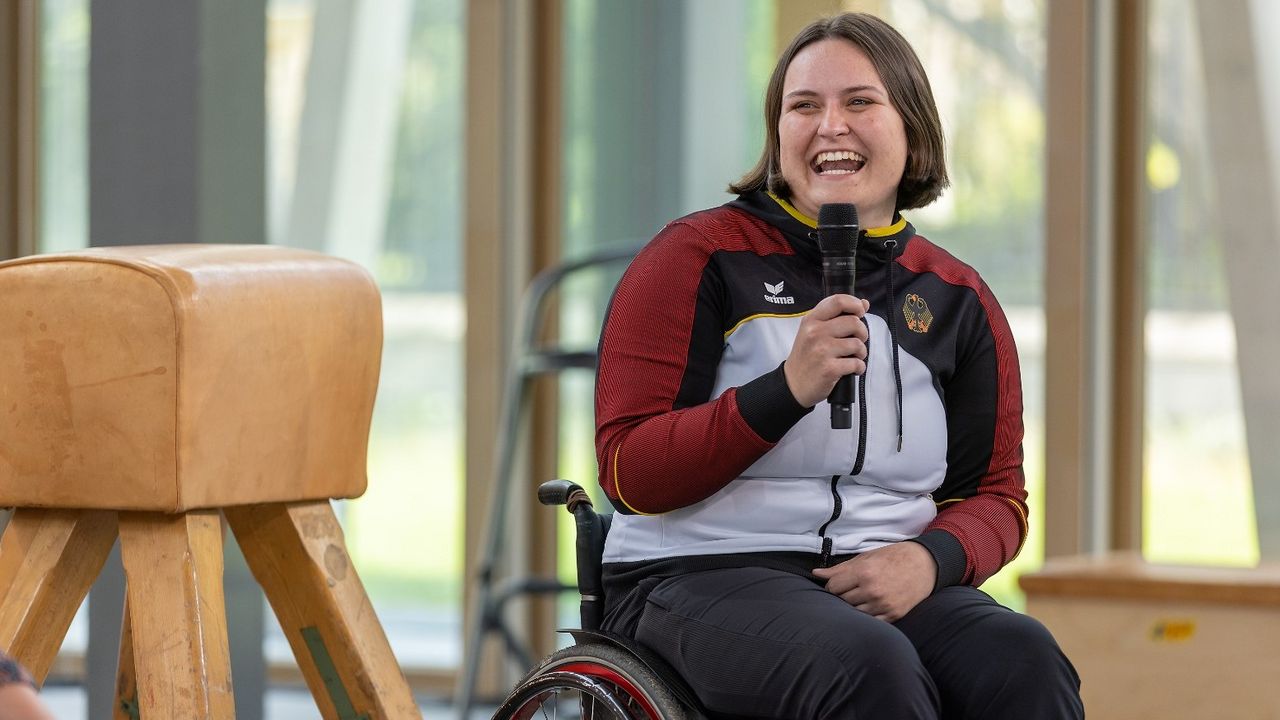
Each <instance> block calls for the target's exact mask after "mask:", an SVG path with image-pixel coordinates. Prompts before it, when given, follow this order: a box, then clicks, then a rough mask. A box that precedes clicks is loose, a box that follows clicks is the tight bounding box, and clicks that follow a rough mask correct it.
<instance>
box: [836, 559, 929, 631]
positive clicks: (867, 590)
mask: <svg viewBox="0 0 1280 720" xmlns="http://www.w3.org/2000/svg"><path fill="white" fill-rule="evenodd" d="M813 574H814V575H816V576H818V577H820V578H822V579H824V580H826V581H827V591H828V592H830V593H831V594H833V595H839V596H840V597H841V599H843V600H844V601H845V602H847V603H849V604H850V605H852V606H854V607H855V608H857V609H859V610H861V611H863V612H865V613H867V614H868V615H873V616H875V617H877V618H880V619H881V620H884V621H886V622H897V621H898V620H900V619H901V618H902V616H903V615H906V614H907V613H908V612H911V609H912V608H914V607H915V606H916V605H917V604H919V602H920V601H921V600H924V599H925V598H927V597H929V594H930V593H932V592H933V584H934V582H935V581H936V580H937V577H938V565H937V563H935V562H934V560H933V555H932V554H930V553H929V551H928V550H926V549H925V547H924V546H923V545H921V544H920V543H914V542H910V541H905V542H899V543H894V544H893V545H886V546H884V547H881V548H876V549H875V550H869V551H867V552H864V553H862V554H860V555H858V556H857V557H854V558H851V559H849V560H845V561H844V562H842V563H840V564H839V565H835V566H833V567H829V568H817V569H815V570H814V571H813Z"/></svg>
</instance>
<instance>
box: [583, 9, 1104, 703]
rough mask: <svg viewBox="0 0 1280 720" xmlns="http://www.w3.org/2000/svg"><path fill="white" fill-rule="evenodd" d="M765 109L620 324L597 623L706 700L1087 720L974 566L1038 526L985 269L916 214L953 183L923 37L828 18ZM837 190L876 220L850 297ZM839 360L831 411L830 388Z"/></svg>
mask: <svg viewBox="0 0 1280 720" xmlns="http://www.w3.org/2000/svg"><path fill="white" fill-rule="evenodd" d="M765 128H766V140H765V147H764V149H763V152H762V153H761V156H760V159H759V161H758V162H757V163H756V166H755V168H754V169H753V170H752V171H751V172H749V173H748V174H747V175H746V176H745V177H744V178H743V179H742V180H740V181H739V182H738V183H736V184H734V185H733V186H731V188H730V189H731V191H733V192H736V193H738V198H737V199H736V200H734V201H732V202H730V203H728V204H726V205H724V206H721V207H718V208H713V209H710V210H706V211H704V212H700V213H695V214H693V215H689V216H686V217H683V218H680V219H678V220H675V221H673V222H672V223H670V224H668V225H667V227H666V228H664V229H663V231H662V232H661V233H659V234H658V236H657V237H655V238H654V239H653V241H651V242H650V243H649V245H648V246H647V247H646V248H645V249H644V250H642V251H641V253H640V255H639V256H638V257H637V259H636V261H635V262H634V263H633V264H632V266H631V267H630V268H629V269H628V271H627V273H626V274H625V275H624V277H623V278H622V281H621V282H620V283H619V286H618V289H617V291H616V293H615V295H614V299H613V303H612V306H611V309H610V312H609V316H608V319H607V320H606V322H605V327H604V333H603V337H602V340H601V344H600V361H599V373H598V380H597V386H596V418H597V431H596V452H597V460H598V462H599V466H600V481H601V485H602V486H603V488H604V490H605V492H606V493H607V494H608V496H609V497H610V499H611V500H613V502H614V505H615V507H616V508H617V509H618V513H617V514H616V515H615V517H614V519H613V525H612V529H611V530H610V533H609V535H608V538H607V539H606V543H605V551H604V562H605V565H604V573H603V575H604V584H605V604H606V609H605V619H604V626H605V629H608V630H611V631H613V632H616V633H618V634H621V635H624V636H628V637H630V638H632V639H634V640H635V641H636V642H638V643H640V644H642V645H645V646H646V647H647V648H648V649H649V650H651V651H652V652H654V653H656V654H657V655H659V656H660V657H662V658H663V659H664V660H666V661H667V662H668V663H669V664H670V665H671V666H672V667H673V668H674V669H675V670H676V671H677V672H678V673H679V674H680V675H681V676H683V677H684V678H685V679H686V680H688V681H689V683H690V684H691V685H692V687H693V690H694V692H695V694H697V695H698V698H699V700H700V701H701V702H702V703H703V704H704V705H705V706H706V708H707V709H708V710H710V711H711V713H713V714H716V715H725V716H742V715H745V714H751V715H752V716H753V717H796V716H800V717H814V718H825V717H850V716H854V715H857V716H868V717H894V718H934V717H937V716H938V715H939V713H940V706H944V707H947V708H948V713H949V714H950V713H954V714H956V715H964V716H975V717H976V716H979V715H980V716H982V717H986V718H998V717H1010V718H1013V717H1018V718H1021V717H1045V718H1049V717H1052V718H1071V717H1079V716H1081V715H1082V713H1083V710H1082V708H1081V705H1080V699H1079V683H1078V680H1077V679H1076V676H1075V672H1074V670H1073V669H1072V667H1071V664H1070V662H1069V661H1068V660H1067V659H1066V658H1065V657H1064V656H1063V654H1062V653H1061V651H1060V650H1059V649H1058V647H1057V645H1056V643H1055V642H1054V640H1053V638H1052V637H1050V636H1049V634H1048V633H1047V632H1046V631H1045V630H1044V628H1043V627H1042V626H1040V624H1039V623H1037V622H1036V621H1034V620H1032V619H1030V618H1027V617H1024V616H1022V615H1018V614H1016V613H1013V612H1010V611H1009V610H1008V609H1006V608H1004V607H1002V606H1001V605H999V604H997V603H996V602H994V601H993V600H992V599H991V598H990V597H988V596H987V595H985V594H983V593H982V592H980V591H978V590H977V589H976V586H977V585H979V584H981V583H982V582H983V581H985V580H986V579H987V578H989V577H991V576H992V575H993V574H994V573H995V572H997V571H998V570H999V569H1000V568H1001V567H1003V566H1004V565H1006V564H1007V563H1009V562H1010V561H1011V560H1012V558H1013V556H1014V555H1015V554H1016V553H1017V552H1018V550H1019V549H1020V548H1021V546H1022V544H1023V543H1024V542H1025V540H1026V537H1027V531H1028V523H1027V506H1026V491H1025V489H1024V481H1023V470H1022V448H1021V442H1022V433H1023V430H1022V419H1021V415H1022V399H1021V387H1020V379H1019V370H1018V359H1017V355H1016V350H1015V349H1014V344H1013V340H1012V335H1011V332H1010V329H1009V324H1008V322H1007V321H1006V319H1005V316H1004V313H1003V311H1002V310H1001V308H1000V306H999V304H998V303H997V302H996V300H995V298H994V296H993V295H992V293H991V291H990V289H989V288H988V287H987V285H986V284H985V283H984V282H983V281H982V279H981V278H980V277H979V275H978V273H977V272H976V271H975V270H973V268H971V267H969V266H967V265H965V264H963V263H961V262H960V261H959V260H957V259H955V258H954V257H953V256H952V255H950V254H949V253H947V252H946V251H945V250H943V249H941V248H940V247H938V246H937V245H934V244H933V243H931V242H930V241H929V240H927V239H925V238H924V237H922V236H920V235H918V234H917V233H916V231H915V229H914V228H913V227H912V225H911V224H910V223H909V222H908V221H907V220H906V218H904V217H903V216H902V215H901V214H900V211H902V210H907V209H912V208H917V207H922V206H924V205H927V204H929V203H931V202H932V201H933V200H935V199H936V198H937V197H938V196H939V194H940V193H941V191H942V190H943V189H944V188H945V187H946V185H947V173H946V168H945V165H944V156H943V149H942V131H941V123H940V122H939V118H938V112H937V109H936V107H935V104H934V100H933V94H932V91H931V89H930V86H929V83H928V81H927V79H926V78H925V75H924V71H923V69H922V68H921V65H920V62H919V60H918V59H917V58H916V56H915V53H914V51H912V49H911V47H910V45H908V44H907V42H906V40H905V39H903V37H902V36H901V35H900V34H898V32H897V31H895V30H894V29H893V28H891V27H890V26H889V25H887V24H886V23H885V22H883V21H882V20H880V19H878V18H876V17H874V16H870V15H865V14H858V13H849V14H844V15H840V16H837V17H834V18H827V19H822V20H818V21H815V22H813V23H811V24H810V25H809V26H807V27H806V28H804V29H803V30H801V31H800V33H799V34H798V35H797V36H796V38H795V39H794V40H792V41H791V43H790V44H789V45H788V47H787V48H786V49H785V50H784V51H783V52H782V55H781V58H780V59H779V61H778V63H777V66H776V67H775V69H774V71H773V74H772V77H771V79H770V82H769V87H768V91H767V92H766V98H765ZM829 203H852V204H854V205H855V206H856V207H857V210H858V215H859V216H861V218H862V219H863V221H864V223H865V225H867V226H870V229H868V230H864V231H862V232H861V233H860V235H859V238H858V241H859V246H858V249H857V250H856V251H855V256H856V260H857V273H856V283H855V286H856V288H857V295H858V297H854V296H853V295H852V294H828V293H826V292H825V291H824V290H823V284H822V282H821V275H820V272H819V268H820V266H821V263H820V256H819V255H820V254H819V251H818V248H817V246H816V243H815V241H814V239H813V233H812V229H813V228H814V227H815V225H816V223H815V221H814V216H815V215H819V214H820V213H819V211H820V209H821V208H822V207H823V205H826V204H829ZM782 288H785V292H786V294H787V295H786V296H787V297H788V298H792V299H793V301H794V302H793V304H792V305H791V307H788V308H786V312H785V313H779V312H778V310H779V308H777V307H776V306H775V305H773V304H771V303H772V302H773V301H772V300H771V299H770V298H776V297H777V296H778V295H779V293H780V292H782V290H781V289H782ZM850 374H852V375H857V376H859V381H858V399H857V403H856V406H857V407H858V415H859V416H858V418H857V419H856V420H855V421H854V422H853V427H852V428H850V429H837V428H835V427H834V426H828V423H827V422H826V418H828V417H829V414H828V413H827V412H814V410H815V408H816V406H818V405H822V404H824V403H826V398H827V397H828V395H829V393H830V392H831V390H832V387H833V386H834V385H835V383H836V382H837V381H838V380H839V379H840V378H841V377H844V376H846V375H850ZM635 378H645V382H644V383H636V382H634V380H635ZM691 468H696V470H693V471H691ZM815 648H816V650H815ZM815 653H817V655H815ZM730 655H731V656H733V657H737V658H742V659H743V661H742V662H739V663H736V664H735V665H734V666H733V668H732V670H731V671H728V670H726V669H725V668H723V667H722V666H720V665H717V664H714V663H707V662H705V658H706V657H708V656H712V657H719V656H730ZM765 699H767V700H765Z"/></svg>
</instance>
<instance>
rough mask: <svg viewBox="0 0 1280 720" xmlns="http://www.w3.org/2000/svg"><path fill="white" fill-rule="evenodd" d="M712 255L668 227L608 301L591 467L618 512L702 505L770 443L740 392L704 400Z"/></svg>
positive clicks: (715, 322) (715, 342)
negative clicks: (743, 406)
mask: <svg viewBox="0 0 1280 720" xmlns="http://www.w3.org/2000/svg"><path fill="white" fill-rule="evenodd" d="M717 249H718V248H717V247H716V246H715V245H713V244H712V243H711V242H710V241H709V240H707V239H706V238H705V237H704V236H702V235H701V234H700V233H699V232H698V231H697V230H696V229H695V228H693V227H690V226H689V225H687V224H684V223H682V222H679V221H677V222H674V223H672V224H670V225H668V226H667V227H666V228H665V229H664V230H663V231H662V232H661V233H660V234H659V235H658V236H657V237H656V238H655V239H654V240H653V242H651V243H650V244H649V245H648V246H647V247H646V248H645V249H644V250H643V251H641V253H640V254H639V255H638V256H637V257H636V259H635V260H634V261H633V262H632V264H631V266H630V267H629V268H628V269H627V272H626V273H625V274H624V275H623V277H622V280H621V281H620V283H619V285H618V288H617V290H616V291H615V293H614V297H613V300H612V302H611V303H610V308H609V312H608V316H607V318H606V320H605V325H604V330H603V333H602V335H601V339H600V364H599V372H598V375H597V380H596V459H597V462H598V465H599V469H600V484H601V486H602V487H603V488H604V491H605V493H606V494H607V495H608V496H609V498H610V499H611V500H613V502H614V505H615V507H616V508H617V509H618V510H619V511H620V512H624V513H662V512H667V511H670V510H674V509H676V508H680V507H684V506H686V505H690V504H692V503H695V502H698V501H699V500H702V499H705V498H707V497H709V496H710V495H711V494H713V493H715V492H716V491H717V490H719V489H720V488H722V487H724V486H725V485H726V484H728V483H729V481H731V480H733V479H734V478H735V477H737V476H738V475H740V474H741V473H742V472H743V471H744V470H746V469H747V468H748V467H749V466H750V465H751V464H752V463H753V462H755V461H756V460H757V459H758V458H759V457H760V456H761V455H763V454H764V453H765V452H767V451H768V450H769V449H770V448H772V447H773V444H774V442H776V439H774V441H773V442H771V441H769V440H767V439H765V438H763V437H761V435H760V434H759V433H757V432H756V431H755V430H754V429H753V428H752V425H751V424H750V423H749V422H748V421H747V419H746V418H745V417H744V415H743V411H742V409H741V407H740V404H741V403H740V398H739V393H740V392H741V391H742V390H743V388H730V389H729V390H727V391H726V392H724V393H723V394H722V395H720V396H719V397H717V398H714V399H711V398H710V392H711V389H712V388H711V385H712V383H713V382H714V379H715V368H716V366H717V365H718V364H719V360H720V354H721V353H722V351H723V348H724V337H723V332H722V330H721V327H722V321H721V319H720V318H722V317H723V313H722V311H721V309H720V308H718V307H717V303H718V302H719V300H720V293H718V292H717V288H718V287H719V285H718V279H717V278H716V276H715V270H714V267H713V266H712V265H713V264H712V256H713V254H714V252H716V250H717ZM780 374H781V373H778V375H780ZM753 383H754V381H753ZM772 385H773V386H774V387H775V388H776V381H774V382H773V383H772ZM744 387H745V386H744ZM784 389H785V386H784ZM755 394H756V395H759V392H758V391H755ZM793 402H794V401H793Z"/></svg>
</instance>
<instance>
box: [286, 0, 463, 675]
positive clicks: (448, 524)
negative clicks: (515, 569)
mask: <svg viewBox="0 0 1280 720" xmlns="http://www.w3.org/2000/svg"><path fill="white" fill-rule="evenodd" d="M267 13H268V15H267V17H268V30H267V32H268V58H267V62H268V66H267V67H268V69H267V73H268V79H267V106H268V128H269V134H268V138H269V142H268V152H269V162H268V179H269V181H268V208H269V209H268V215H269V228H270V233H269V237H270V242H272V243H281V244H289V245H294V246H299V247H307V248H312V249H317V250H321V251H324V252H327V253H331V254H335V255H340V256H344V257H347V258H350V259H352V260H355V261H357V262H360V263H361V264H363V265H364V266H365V267H366V268H368V269H369V270H370V271H371V272H372V273H373V274H374V276H375V278H376V279H377V282H378V285H379V287H380V288H381V290H382V300H383V322H384V332H385V346H384V350H383V365H382V376H381V381H380V386H379V391H378V399H377V404H376V406H375V409H374V421H373V431H372V436H371V438H370V446H369V488H368V491H367V492H366V494H365V495H364V496H363V497H361V498H360V499H358V500H356V501H353V502H349V503H343V504H342V505H341V507H340V510H339V513H340V515H341V517H342V519H343V524H344V527H345V529H346V533H347V542H348V545H349V546H350V550H351V554H352V557H353V559H354V561H355V563H356V566H357V567H359V568H360V576H361V579H362V580H363V581H364V583H365V586H366V588H367V589H368V591H369V594H370V597H371V598H372V600H373V602H374V605H375V606H376V608H377V611H378V615H379V618H380V619H381V620H382V623H383V625H384V627H386V629H387V631H388V633H387V634H388V635H389V637H390V639H391V644H392V648H393V650H394V651H395V653H396V657H397V658H398V659H399V660H400V662H401V664H402V665H403V666H405V667H407V668H412V667H422V666H427V667H453V666H456V665H458V664H459V662H460V659H461V635H462V633H461V608H460V606H461V586H460V582H461V578H462V547H463V543H462V534H461V527H462V526H461V521H462V508H463V503H462V497H463V496H462V491H463V463H462V455H463V437H462V429H463V400H464V398H463V396H462V390H461V389H462V387H463V383H462V371H463V365H462V353H463V344H462V340H463V332H464V315H463V313H464V309H465V305H464V300H463V294H462V293H463V287H462V281H461V278H462V276H463V272H462V265H461V248H462V231H461V223H462V198H461V195H460V194H461V187H462V185H463V183H462V176H461V171H462V165H461V157H460V156H461V147H462V145H463V143H462V127H461V120H462V116H463V104H464V97H463V85H462V80H463V73H464V70H465V67H464V62H463V47H464V45H463V43H464V34H465V28H464V22H463V19H464V13H465V6H464V3H462V2H461V1H460V0H444V1H441V0H430V1H429V0H393V1H390V2H380V3H373V4H370V3H324V2H315V1H314V0H271V2H270V3H269V4H268V6H267ZM277 645H278V648H277V650H275V651H273V655H274V654H275V653H276V652H278V653H279V654H280V655H282V656H284V657H288V649H287V647H284V646H283V645H279V644H277Z"/></svg>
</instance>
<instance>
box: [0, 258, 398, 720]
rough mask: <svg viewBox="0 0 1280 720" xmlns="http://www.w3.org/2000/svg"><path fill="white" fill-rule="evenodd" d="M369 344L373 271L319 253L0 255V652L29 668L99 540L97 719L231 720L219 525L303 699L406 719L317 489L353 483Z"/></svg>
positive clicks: (47, 656)
mask: <svg viewBox="0 0 1280 720" xmlns="http://www.w3.org/2000/svg"><path fill="white" fill-rule="evenodd" d="M381 355H382V313H381V300H380V297H379V294H378V290H377V287H376V286H375V285H374V283H373V280H372V279H371V278H370V277H369V275H368V273H366V272H365V271H364V270H362V269H361V268H360V267H358V266H356V265H355V264H353V263H349V262H346V261H343V260H339V259H336V258H332V257H329V256H326V255H322V254H319V253H314V252H307V251H300V250H292V249H287V248H281V247H271V246H232V245H170V246H139V247H121V248H102V249H94V250H87V251H83V252H75V253H65V254H53V255H42V256H33V257H27V258H21V259H18V260H10V261H7V262H3V263H0V507H13V508H15V510H14V513H13V516H12V518H11V520H10V522H9V524H8V527H7V528H6V529H5V531H4V534H3V537H0V649H4V650H7V651H8V652H9V653H10V654H12V655H14V656H15V657H17V658H18V659H19V660H20V661H21V662H23V663H24V664H25V665H26V666H27V667H28V668H29V669H30V671H31V672H32V674H33V675H34V676H35V678H36V680H37V682H43V681H44V678H45V677H46V675H47V674H48V672H49V667H50V665H51V664H52V662H53V659H54V656H55V655H56V653H57V651H58V649H59V647H60V646H61V644H62V641H63V638H64V637H65V635H66V632H67V628H68V626H69V625H70V623H71V619H72V617H73V615H74V614H75V612H76V609H77V608H78V607H79V605H80V603H81V602H82V601H83V599H84V597H85V595H86V593H87V592H88V590H89V586H90V584H91V583H92V582H93V580H94V579H95V578H96V577H97V575H98V573H99V572H100V571H101V569H102V566H103V563H104V562H105V560H106V557H107V555H108V553H109V552H110V550H111V547H112V545H113V544H114V542H115V540H116V538H117V537H119V539H120V549H121V556H122V558H123V561H124V568H125V576H126V581H127V586H128V590H127V595H126V604H125V622H124V631H123V633H122V637H121V643H120V663H119V668H118V671H117V695H116V709H115V712H114V717H116V718H130V717H132V718H139V717H140V718H142V720H177V719H179V718H181V719H183V720H187V719H191V718H231V717H234V715H235V709H234V703H233V694H232V687H231V668H230V660H229V655H228V648H227V624H226V613H225V605H224V597H223V587H222V571H223V555H222V552H223V539H224V532H225V528H226V527H230V529H231V531H232V532H233V533H234V534H235V537H236V539H237V541H238V542H239V545H240V547H241V549H242V550H243V552H244V556H245V558H246V560H247V561H248V565H249V568H250V569H251V570H252V572H253V575H254V577H255V578H257V581H258V582H259V583H260V584H261V585H262V587H263V589H264V591H265V592H266V596H267V599H268V600H269V601H270V604H271V607H272V608H273V609H274V611H275V613H276V616H277V617H278V618H279V620H280V625H281V627H282V628H284V631H285V635H286V636H287V637H288V639H289V644H290V645H291V647H292V649H293V653H294V656H295V657H296V658H297V661H298V665H299V667H300V668H301V670H302V673H303V675H304V677H305V678H306V681H307V685H308V686H309V688H310V690H311V694H312V695H313V696H314V698H315V701H316V705H317V706H318V708H319V710H320V714H321V715H322V716H323V717H325V718H328V719H333V720H337V719H338V718H342V719H344V720H346V719H351V720H355V719H357V718H360V719H365V720H373V719H374V718H396V719H399V718H415V719H417V718H421V717H422V715H421V712H420V711H419V709H418V708H417V706H416V705H415V703H414V701H413V697H412V695H411V694H410V691H409V687H408V684H407V683H406V682H405V678H404V675H403V673H401V671H400V668H399V666H398V665H397V663H396V661H395V658H394V657H393V656H392V653H391V647H390V645H389V643H388V642H387V637H386V634H385V633H384V632H383V629H382V626H381V625H380V624H379V622H378V619H377V617H376V615H375V614H374V611H373V608H372V606H371V605H370V603H369V598H368V596H367V595H366V594H365V591H364V587H363V585H361V583H360V579H359V577H358V576H357V575H356V571H355V568H354V567H353V566H352V563H351V558H350V557H349V555H348V553H347V550H346V545H345V543H344V541H343V535H342V530H341V528H340V527H339V525H338V522H337V518H336V517H335V516H334V513H333V509H332V507H331V505H330V502H329V501H330V499H331V498H352V497H357V496H359V495H360V494H362V493H363V492H364V490H365V485H366V469H365V465H366V453H367V450H368V439H369V425H370V419H371V416H372V412H373V402H374V395H375V392H376V390H377V386H378V373H379V366H380V361H381Z"/></svg>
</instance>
